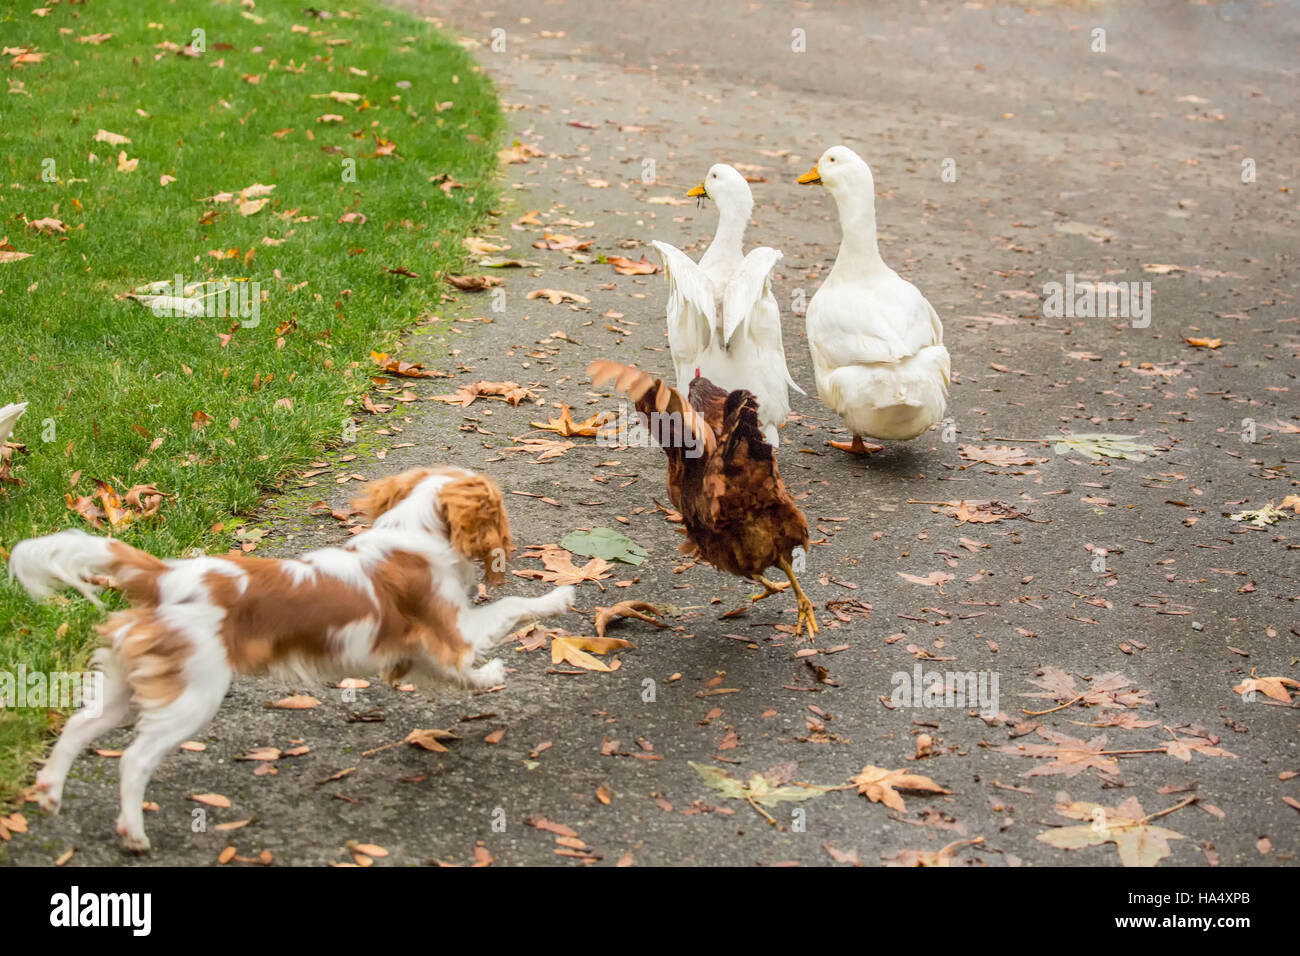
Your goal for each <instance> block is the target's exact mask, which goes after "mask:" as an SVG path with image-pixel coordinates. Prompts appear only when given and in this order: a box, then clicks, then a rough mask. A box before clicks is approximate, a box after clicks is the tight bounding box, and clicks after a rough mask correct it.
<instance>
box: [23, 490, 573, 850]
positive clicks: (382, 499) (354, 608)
mask: <svg viewBox="0 0 1300 956" xmlns="http://www.w3.org/2000/svg"><path fill="white" fill-rule="evenodd" d="M356 504H357V506H358V507H360V508H362V509H363V510H365V511H366V512H367V513H368V514H369V515H370V517H371V519H372V521H373V525H372V527H371V528H369V529H368V530H366V531H364V532H362V533H361V534H358V535H357V536H356V537H354V538H352V539H351V540H350V541H349V542H348V543H347V544H345V545H343V546H342V547H337V548H321V549H319V550H316V551H310V552H308V553H307V554H304V555H303V556H302V557H300V558H295V559H287V560H276V559H272V558H256V557H245V556H241V555H234V556H230V555H220V556H204V557H198V558H191V559H185V560H172V561H164V560H160V559H159V558H156V557H154V556H153V555H151V554H147V553H145V552H143V551H139V550H137V549H135V548H132V547H130V546H129V545H126V544H124V543H122V542H121V541H115V540H112V539H110V538H101V537H96V536H93V535H89V534H86V533H84V532H82V531H75V530H70V531H61V532H59V533H58V534H51V535H47V536H45V537H42V538H32V539H30V540H27V541H23V542H20V543H19V544H17V545H16V546H15V547H14V549H13V554H12V556H11V557H10V559H9V569H10V573H11V574H12V575H13V576H14V577H16V578H17V579H18V580H19V582H21V584H22V585H23V586H24V587H25V588H26V589H27V591H28V592H29V593H30V594H31V595H32V596H33V597H35V598H38V599H40V598H45V597H47V596H49V595H50V594H51V593H52V592H53V591H54V590H55V589H56V588H58V587H64V586H67V587H73V588H76V589H77V590H78V591H80V592H81V593H82V594H84V595H85V596H86V597H88V598H89V599H90V600H92V601H94V602H95V603H96V604H98V603H99V601H98V597H97V595H98V593H99V585H100V584H101V583H103V582H104V581H105V579H107V580H108V582H111V585H112V586H113V587H115V588H116V589H118V590H120V591H121V592H122V593H123V594H124V595H125V596H126V598H127V599H128V600H129V601H130V603H131V607H130V609H129V610H124V611H119V612H117V613H115V614H113V615H111V616H110V617H109V618H108V620H107V621H105V622H104V624H102V625H101V626H100V633H101V634H103V635H104V638H105V644H106V646H105V647H103V648H101V649H100V650H99V651H98V652H97V654H96V665H97V666H98V668H99V669H100V670H102V672H103V674H104V679H103V681H102V685H101V691H102V697H101V699H99V700H95V701H92V702H90V703H91V704H93V705H94V706H83V708H82V709H81V710H79V711H78V712H77V713H76V714H75V715H74V716H73V717H72V718H71V719H70V720H69V721H68V723H67V726H66V727H65V728H64V731H63V735H62V736H61V737H60V738H59V742H58V743H57V744H56V745H55V747H54V749H53V751H52V752H51V754H50V757H49V759H48V760H47V761H46V763H45V766H44V768H43V769H42V770H41V772H40V774H39V775H38V776H37V778H36V795H37V800H38V802H39V803H40V804H41V806H43V807H44V808H45V809H46V810H48V811H51V812H54V811H57V810H58V807H59V803H60V800H61V799H62V795H63V783H64V780H65V778H66V777H67V774H68V770H69V769H70V768H71V766H72V763H73V761H74V760H75V759H76V758H77V756H78V755H79V754H80V753H81V752H82V750H84V749H85V748H86V747H87V746H89V745H90V744H91V743H92V742H93V741H94V740H95V739H96V738H98V737H99V736H100V735H102V734H104V733H105V732H107V731H109V730H111V729H113V728H114V727H118V726H121V725H123V724H126V723H128V722H130V721H131V719H132V718H133V717H134V719H135V725H136V735H135V739H134V740H133V741H132V742H131V745H130V746H129V747H128V748H127V749H126V751H125V752H124V753H123V754H122V761H121V775H122V779H121V787H122V807H121V815H120V816H119V817H118V821H117V832H118V833H119V834H120V835H121V837H122V839H123V842H124V843H125V844H126V846H127V847H128V848H129V849H131V850H135V851H137V852H144V851H146V850H148V849H149V838H148V837H147V836H146V835H145V832H144V817H143V813H142V812H141V809H142V803H143V801H144V794H145V787H146V785H147V784H148V782H149V778H150V777H151V776H152V775H153V772H154V770H155V769H156V768H157V766H158V764H159V763H160V762H161V761H162V759H163V757H165V756H166V755H167V754H168V753H170V752H171V751H173V750H175V749H176V747H177V746H178V745H179V744H181V743H182V742H183V741H185V740H187V739H189V738H190V737H191V736H193V735H194V734H196V733H198V732H199V731H200V730H202V729H203V727H205V726H206V725H207V724H208V722H209V721H210V720H211V719H212V717H213V716H214V715H215V714H216V712H217V709H218V707H219V706H220V705H221V700H222V698H223V697H224V696H225V694H226V690H227V688H228V687H229V686H230V681H231V678H232V676H233V675H234V674H235V673H241V674H262V673H276V674H282V675H285V676H293V677H298V678H300V679H302V678H307V679H321V680H325V679H331V678H337V677H341V676H345V675H347V674H374V673H379V674H382V675H384V676H385V677H386V678H387V679H390V680H395V679H397V678H399V677H404V678H407V679H415V680H416V681H417V682H418V681H420V680H421V679H423V682H425V683H438V682H444V683H446V682H450V683H453V684H457V685H460V686H463V687H488V686H491V685H494V684H499V683H500V682H501V681H502V679H503V678H504V674H505V670H504V666H503V665H502V663H501V661H500V660H492V661H489V662H488V663H486V664H484V665H483V666H481V667H477V668H476V667H474V660H475V658H476V657H477V656H479V655H480V654H481V653H482V652H485V651H487V650H488V649H489V648H491V647H492V646H493V645H494V644H496V643H497V642H498V641H500V640H501V639H502V638H504V637H505V636H506V635H508V634H510V633H511V632H512V631H514V630H515V629H516V628H517V627H518V626H519V625H520V624H521V623H522V622H525V621H527V620H531V619H535V618H544V617H552V616H555V615H559V614H563V613H565V612H566V611H567V610H569V608H571V607H572V606H573V593H574V591H573V588H572V587H562V588H556V589H555V590H553V591H551V593H549V594H547V595H546V596H544V597H538V598H521V597H506V598H502V599H501V600H498V601H494V602H491V603H488V604H482V605H478V606H475V605H474V603H473V602H474V596H475V594H476V591H477V577H478V576H477V569H476V567H475V563H478V564H481V565H482V567H483V571H484V576H485V577H486V579H487V581H488V583H489V584H495V583H500V582H501V581H502V580H503V578H504V571H505V562H506V559H507V557H508V555H509V552H510V549H511V541H510V526H509V522H508V520H507V518H506V512H505V507H504V505H503V503H502V498H501V491H500V489H499V488H498V487H497V485H496V483H495V482H494V481H493V480H492V479H491V478H489V477H487V476H486V475H481V474H475V473H473V472H469V471H465V470H462V469H459V468H450V467H441V468H422V469H415V470H412V471H407V472H404V473H402V474H400V475H394V476H392V477H389V478H385V479H382V480H379V481H375V482H372V483H371V484H370V485H369V486H368V488H367V491H366V493H365V495H364V496H362V497H361V498H359V499H357V501H356Z"/></svg>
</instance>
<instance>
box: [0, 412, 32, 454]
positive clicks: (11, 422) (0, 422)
mask: <svg viewBox="0 0 1300 956" xmlns="http://www.w3.org/2000/svg"><path fill="white" fill-rule="evenodd" d="M25 411H27V403H26V402H17V403H15V404H12V405H6V406H4V407H3V408H0V445H2V444H4V443H5V442H7V441H8V440H9V436H10V435H11V434H13V430H14V426H15V425H17V424H18V419H20V418H22V417H23V412H25Z"/></svg>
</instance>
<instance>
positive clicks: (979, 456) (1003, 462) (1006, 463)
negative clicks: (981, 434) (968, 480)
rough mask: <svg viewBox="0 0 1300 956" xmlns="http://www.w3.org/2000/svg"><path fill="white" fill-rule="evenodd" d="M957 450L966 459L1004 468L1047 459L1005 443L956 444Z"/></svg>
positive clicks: (1036, 462)
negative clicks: (981, 444)
mask: <svg viewBox="0 0 1300 956" xmlns="http://www.w3.org/2000/svg"><path fill="white" fill-rule="evenodd" d="M957 452H958V453H959V454H960V455H961V457H963V458H965V459H966V460H967V461H978V462H982V463H984V464H986V465H998V466H1000V467H1004V468H1006V467H1010V466H1012V465H1038V464H1042V463H1043V462H1045V461H1048V460H1049V459H1047V458H1042V457H1039V456H1036V455H1030V454H1028V453H1026V452H1025V451H1024V449H1021V448H1010V447H1008V446H1006V445H989V446H987V447H984V448H981V447H980V446H979V445H958V446H957Z"/></svg>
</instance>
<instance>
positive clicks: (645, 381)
mask: <svg viewBox="0 0 1300 956" xmlns="http://www.w3.org/2000/svg"><path fill="white" fill-rule="evenodd" d="M587 374H588V375H590V376H591V380H592V382H593V383H594V384H596V385H603V384H605V383H606V382H613V384H614V389H615V390H616V391H619V392H622V393H624V394H625V395H627V396H628V397H629V398H631V399H632V400H633V401H634V402H636V409H637V411H639V412H641V413H642V414H645V415H650V414H652V413H656V412H657V413H659V414H664V413H668V414H675V415H677V416H678V419H679V420H680V421H681V423H682V425H683V427H685V428H687V429H689V430H690V432H691V434H693V435H694V436H695V437H696V439H697V440H698V441H699V442H701V443H702V444H703V445H704V449H705V453H706V454H708V453H712V451H713V450H714V448H716V447H717V436H715V435H714V434H713V429H712V428H710V427H709V423H708V422H706V421H705V420H704V418H703V416H701V415H700V413H699V412H697V411H696V410H695V409H694V408H692V407H691V405H690V403H689V402H688V401H687V400H686V399H685V398H683V397H682V394H681V393H680V392H679V391H677V389H675V388H671V387H670V386H668V385H667V384H665V383H664V381H663V379H658V378H654V377H653V376H651V375H650V374H649V373H647V372H643V371H641V369H639V368H637V367H636V366H635V365H623V364H621V363H619V362H611V361H609V360H608V359H597V360H596V361H594V362H592V363H591V364H590V365H588V366H587ZM683 437H684V436H683Z"/></svg>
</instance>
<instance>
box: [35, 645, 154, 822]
mask: <svg viewBox="0 0 1300 956" xmlns="http://www.w3.org/2000/svg"><path fill="white" fill-rule="evenodd" d="M95 663H96V673H97V674H98V675H99V676H98V677H97V678H96V683H95V684H92V685H91V687H90V688H89V689H83V695H84V697H83V701H82V705H81V709H80V710H78V711H77V712H76V713H75V714H73V715H72V717H70V718H69V719H68V723H67V724H66V725H65V726H64V728H63V734H62V735H61V736H60V737H59V742H58V743H56V744H55V745H54V749H53V750H51V751H50V756H49V759H48V760H46V761H45V766H44V767H42V768H41V772H40V773H38V774H37V775H36V802H37V803H38V804H40V806H41V807H42V808H43V809H44V810H45V811H46V812H47V813H58V812H59V804H60V803H61V802H62V801H63V783H64V781H65V780H66V779H67V777H68V771H69V770H71V769H72V764H73V763H74V762H75V761H76V759H77V757H78V756H80V754H81V752H82V751H83V750H85V749H86V747H88V746H90V745H91V744H92V743H94V742H95V741H96V740H98V739H99V738H100V737H102V736H103V735H104V734H106V733H108V732H109V731H110V730H112V729H113V728H114V727H120V726H122V724H125V723H126V722H127V721H128V720H129V719H130V716H131V687H130V685H128V684H127V682H126V678H125V677H124V676H123V674H122V664H121V661H120V660H119V659H118V658H117V656H116V655H115V654H114V653H113V651H112V650H110V649H109V648H106V647H105V648H101V649H100V650H99V651H97V652H96V654H95Z"/></svg>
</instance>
